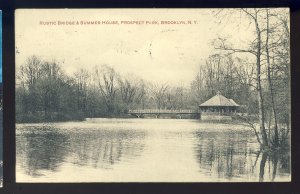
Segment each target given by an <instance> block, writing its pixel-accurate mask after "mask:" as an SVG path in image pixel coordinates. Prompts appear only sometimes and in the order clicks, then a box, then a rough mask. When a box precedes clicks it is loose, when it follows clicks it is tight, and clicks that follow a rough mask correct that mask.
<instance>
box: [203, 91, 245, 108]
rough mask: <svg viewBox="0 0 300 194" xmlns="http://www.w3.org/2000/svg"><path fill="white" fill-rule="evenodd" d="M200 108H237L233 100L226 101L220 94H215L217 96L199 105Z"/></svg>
mask: <svg viewBox="0 0 300 194" xmlns="http://www.w3.org/2000/svg"><path fill="white" fill-rule="evenodd" d="M200 106H231V107H232V106H239V105H238V104H237V103H236V102H234V100H232V99H228V98H226V97H225V96H223V95H221V93H220V92H217V95H215V96H213V97H212V98H210V99H209V100H207V101H206V102H204V103H202V104H200Z"/></svg>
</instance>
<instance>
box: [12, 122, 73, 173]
mask: <svg viewBox="0 0 300 194" xmlns="http://www.w3.org/2000/svg"><path fill="white" fill-rule="evenodd" d="M37 130H39V131H37ZM47 130H49V128H47V127H46V128H45V127H43V128H40V129H33V130H32V131H30V132H26V133H24V134H22V135H17V142H16V146H17V156H18V157H17V160H18V163H21V166H22V168H23V169H24V170H25V172H26V174H28V175H31V176H41V175H43V174H42V173H41V170H51V171H56V170H57V169H58V167H59V165H60V164H61V163H62V162H63V161H64V159H65V158H66V155H67V151H68V142H69V141H68V136H67V135H66V134H64V133H59V132H57V131H56V130H55V129H52V128H51V131H48V132H46V131H47Z"/></svg>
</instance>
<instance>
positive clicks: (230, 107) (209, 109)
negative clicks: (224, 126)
mask: <svg viewBox="0 0 300 194" xmlns="http://www.w3.org/2000/svg"><path fill="white" fill-rule="evenodd" d="M239 106H240V105H238V104H237V103H236V102H235V101H234V100H232V99H228V98H226V97H225V96H223V95H221V93H220V92H219V91H218V92H217V95H215V96H213V97H212V98H210V99H209V100H207V101H206V102H204V103H202V104H200V105H199V109H200V119H201V120H232V115H233V114H235V113H236V112H237V108H238V107H239Z"/></svg>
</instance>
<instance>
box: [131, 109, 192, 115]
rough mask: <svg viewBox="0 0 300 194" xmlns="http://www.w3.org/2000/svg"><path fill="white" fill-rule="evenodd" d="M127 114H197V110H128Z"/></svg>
mask: <svg viewBox="0 0 300 194" xmlns="http://www.w3.org/2000/svg"><path fill="white" fill-rule="evenodd" d="M128 113H132V114H164V113H174V114H179V113H185V114H187V113H198V111H197V110H190V109H178V110H168V109H136V110H128Z"/></svg>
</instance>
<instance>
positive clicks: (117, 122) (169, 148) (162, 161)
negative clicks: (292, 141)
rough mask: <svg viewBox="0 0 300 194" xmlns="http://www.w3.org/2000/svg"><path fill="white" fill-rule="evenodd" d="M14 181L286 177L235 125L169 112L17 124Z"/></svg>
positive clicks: (284, 157)
mask: <svg viewBox="0 0 300 194" xmlns="http://www.w3.org/2000/svg"><path fill="white" fill-rule="evenodd" d="M16 134H17V135H16V146H17V156H16V157H17V158H16V162H17V163H16V180H17V182H224V181H225V182H227V181H230V182H240V181H255V182H256V181H290V165H291V164H290V155H289V153H290V152H289V151H287V152H285V153H281V154H276V155H266V154H263V153H261V152H260V151H259V146H258V144H257V142H256V139H255V137H254V135H253V134H252V133H251V131H250V130H249V129H247V128H246V127H244V126H242V125H230V124H221V123H200V122H199V121H198V120H184V119H182V120H176V119H89V120H87V121H84V122H65V123H52V124H18V125H17V130H16Z"/></svg>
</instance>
